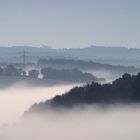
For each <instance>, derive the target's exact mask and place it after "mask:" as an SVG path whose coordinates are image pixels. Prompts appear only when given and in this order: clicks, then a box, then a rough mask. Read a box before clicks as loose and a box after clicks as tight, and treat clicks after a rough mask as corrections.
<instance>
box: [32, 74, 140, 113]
mask: <svg viewBox="0 0 140 140" xmlns="http://www.w3.org/2000/svg"><path fill="white" fill-rule="evenodd" d="M139 102H140V73H138V74H137V75H130V74H124V75H123V76H122V77H121V78H119V79H116V80H115V81H113V82H112V84H103V85H101V84H98V83H94V82H93V83H91V84H88V85H85V86H83V87H75V88H73V89H71V90H70V91H69V92H67V93H66V94H63V95H58V96H56V97H54V98H53V99H51V100H48V101H46V102H44V103H40V104H34V105H33V106H32V107H31V109H30V111H42V110H43V111H44V110H46V109H47V108H48V107H52V108H59V107H60V108H62V107H66V108H67V107H68V108H71V107H73V106H76V105H84V104H86V105H89V104H95V103H99V104H102V103H103V104H114V103H122V104H126V103H139Z"/></svg>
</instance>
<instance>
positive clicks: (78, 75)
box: [41, 68, 100, 82]
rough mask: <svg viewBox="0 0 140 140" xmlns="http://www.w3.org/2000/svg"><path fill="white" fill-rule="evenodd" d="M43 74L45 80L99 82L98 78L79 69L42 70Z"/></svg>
mask: <svg viewBox="0 0 140 140" xmlns="http://www.w3.org/2000/svg"><path fill="white" fill-rule="evenodd" d="M41 74H42V75H43V78H44V79H55V80H62V81H73V82H75V81H77V82H91V81H99V80H100V79H98V78H97V77H95V76H93V75H92V74H90V73H82V72H81V71H80V70H78V69H61V70H58V69H53V68H42V69H41Z"/></svg>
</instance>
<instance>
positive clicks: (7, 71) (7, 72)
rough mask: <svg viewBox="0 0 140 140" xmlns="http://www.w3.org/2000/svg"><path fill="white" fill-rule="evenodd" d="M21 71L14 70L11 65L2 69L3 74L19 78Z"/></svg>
mask: <svg viewBox="0 0 140 140" xmlns="http://www.w3.org/2000/svg"><path fill="white" fill-rule="evenodd" d="M21 73H22V70H21V69H17V68H15V67H14V66H13V65H8V66H7V67H6V68H5V69H4V74H5V75H7V76H21Z"/></svg>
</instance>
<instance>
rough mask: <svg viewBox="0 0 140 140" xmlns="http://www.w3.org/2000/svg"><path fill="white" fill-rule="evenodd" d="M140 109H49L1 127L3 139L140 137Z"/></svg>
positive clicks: (114, 139)
mask: <svg viewBox="0 0 140 140" xmlns="http://www.w3.org/2000/svg"><path fill="white" fill-rule="evenodd" d="M139 118H140V108H139V107H138V106H136V105H135V106H133V105H132V106H116V107H115V106H114V107H109V108H108V109H105V110H102V109H100V108H98V107H94V106H92V107H87V108H85V109H84V110H80V109H74V110H71V111H70V112H68V111H64V112H57V113H56V112H51V111H50V112H49V111H48V112H46V114H44V115H43V116H41V115H39V114H38V115H35V114H34V115H31V116H30V117H29V118H28V119H27V118H26V119H25V120H24V121H22V122H20V123H18V124H15V125H11V126H5V127H3V128H1V130H0V139H1V140H47V139H49V140H140V133H139V132H140V121H139Z"/></svg>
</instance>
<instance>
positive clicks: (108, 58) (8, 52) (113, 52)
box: [0, 46, 140, 67]
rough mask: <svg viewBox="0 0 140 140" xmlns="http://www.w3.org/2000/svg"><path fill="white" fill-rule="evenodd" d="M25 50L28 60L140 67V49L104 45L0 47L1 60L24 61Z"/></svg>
mask: <svg viewBox="0 0 140 140" xmlns="http://www.w3.org/2000/svg"><path fill="white" fill-rule="evenodd" d="M23 51H25V52H26V56H27V61H28V62H36V61H37V60H38V59H40V58H67V59H75V60H77V59H81V60H92V61H95V62H100V63H107V64H113V65H125V66H128V65H129V66H131V65H132V66H137V67H140V49H138V48H126V47H103V46H90V47H87V48H69V49H66V48H64V49H53V48H49V47H38V48H37V47H36V48H35V47H31V46H14V47H0V62H4V61H8V62H9V61H12V62H22V56H23ZM17 58H18V59H17Z"/></svg>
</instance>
